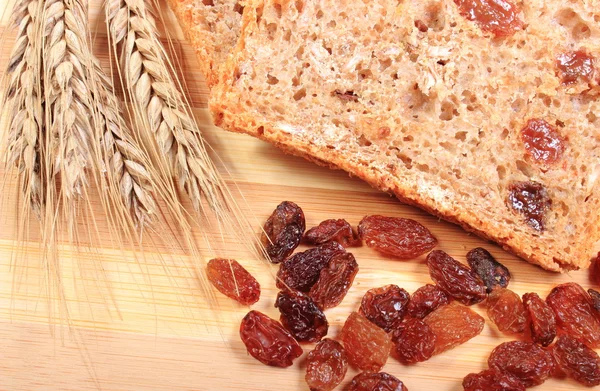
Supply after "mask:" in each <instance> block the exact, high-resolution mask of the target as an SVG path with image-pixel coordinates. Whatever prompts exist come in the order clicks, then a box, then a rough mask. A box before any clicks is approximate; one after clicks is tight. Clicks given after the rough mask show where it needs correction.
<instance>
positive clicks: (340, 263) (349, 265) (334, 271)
mask: <svg viewBox="0 0 600 391" xmlns="http://www.w3.org/2000/svg"><path fill="white" fill-rule="evenodd" d="M356 273H358V263H356V259H354V255H352V254H351V253H343V254H338V255H336V256H334V257H333V258H331V260H330V261H329V264H328V265H327V266H326V267H325V268H324V269H323V270H321V273H320V274H319V279H318V280H317V282H316V283H315V285H313V286H312V288H310V292H309V296H310V297H311V298H312V299H313V300H314V301H315V303H317V305H318V306H319V307H320V308H322V309H327V308H333V307H335V306H336V305H338V304H340V303H341V302H342V300H343V299H344V297H345V296H346V293H348V290H349V289H350V287H351V286H352V282H353V281H354V277H355V276H356Z"/></svg>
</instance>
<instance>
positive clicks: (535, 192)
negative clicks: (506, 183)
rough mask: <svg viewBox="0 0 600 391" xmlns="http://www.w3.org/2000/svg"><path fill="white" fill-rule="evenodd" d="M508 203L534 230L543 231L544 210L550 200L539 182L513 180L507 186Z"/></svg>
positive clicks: (548, 207) (549, 203)
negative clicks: (513, 181)
mask: <svg viewBox="0 0 600 391" xmlns="http://www.w3.org/2000/svg"><path fill="white" fill-rule="evenodd" d="M509 191H510V193H509V195H508V205H509V206H510V207H511V208H512V209H513V210H515V211H516V212H518V213H520V214H521V215H523V217H524V218H525V222H526V223H527V225H529V226H530V227H531V228H533V229H535V230H536V231H540V232H541V231H543V230H544V224H545V216H546V211H547V210H548V209H550V206H551V205H552V200H551V199H550V196H548V191H547V190H546V188H545V187H544V185H542V184H541V183H537V182H531V181H530V182H515V183H513V184H511V185H510V187H509Z"/></svg>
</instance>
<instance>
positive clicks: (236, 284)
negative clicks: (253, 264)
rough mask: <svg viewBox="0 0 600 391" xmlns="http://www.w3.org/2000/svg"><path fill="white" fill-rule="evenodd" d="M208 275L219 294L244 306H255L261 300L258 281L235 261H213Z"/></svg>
mask: <svg viewBox="0 0 600 391" xmlns="http://www.w3.org/2000/svg"><path fill="white" fill-rule="evenodd" d="M206 275H207V277H208V280H209V281H210V282H211V284H213V285H214V286H215V288H217V289H218V290H219V292H221V293H222V294H224V295H225V296H227V297H230V298H232V299H233V300H237V301H239V302H240V303H242V304H245V305H250V304H254V303H256V302H257V301H258V299H259V298H260V285H259V284H258V281H256V279H255V278H254V277H253V276H252V274H250V273H248V271H247V270H246V269H244V267H243V266H242V265H240V264H239V263H238V261H236V260H235V259H222V258H215V259H211V260H210V261H208V265H207V266H206Z"/></svg>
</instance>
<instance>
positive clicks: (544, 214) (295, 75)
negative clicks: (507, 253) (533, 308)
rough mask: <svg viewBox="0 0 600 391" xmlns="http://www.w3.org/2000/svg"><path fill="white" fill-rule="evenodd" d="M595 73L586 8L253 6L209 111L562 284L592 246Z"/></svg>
mask: <svg viewBox="0 0 600 391" xmlns="http://www.w3.org/2000/svg"><path fill="white" fill-rule="evenodd" d="M500 3H502V4H500ZM490 7H491V8H490ZM598 58H600V7H598V3H597V1H575V2H568V3H564V2H560V1H543V0H529V1H527V2H519V3H509V2H507V1H501V0H455V1H450V0H429V1H423V2H415V1H397V0H373V1H368V2H366V1H360V0H320V1H319V0H295V1H289V0H285V1H284V0H251V1H249V2H248V3H247V4H246V8H245V10H244V15H243V20H242V33H241V36H240V39H239V41H238V44H237V46H236V48H235V49H234V51H233V52H232V54H231V56H230V57H229V59H228V62H227V64H226V66H225V67H224V68H223V72H222V74H221V80H220V81H219V83H218V84H217V85H216V86H215V87H214V89H213V92H212V96H211V99H210V107H211V110H212V113H213V118H214V121H215V123H216V124H217V125H219V126H221V127H223V128H225V129H228V130H232V131H236V132H244V133H248V134H251V135H253V136H256V137H259V138H262V139H264V140H267V141H269V142H271V143H274V144H275V145H278V146H280V147H281V148H283V149H284V150H286V151H288V152H291V153H294V154H297V155H302V156H305V157H308V158H309V159H312V160H316V161H319V162H325V163H326V164H329V165H333V166H337V167H339V168H341V169H344V170H346V171H348V172H350V173H351V174H353V175H356V176H358V177H360V178H362V179H364V180H366V181H367V182H369V183H370V184H372V185H373V186H374V187H377V188H379V189H382V190H385V191H390V192H392V193H394V194H395V195H396V196H398V198H400V199H401V200H402V201H405V202H408V203H411V204H414V205H417V206H420V207H422V208H424V209H426V210H428V211H429V212H431V213H433V214H436V215H438V216H440V217H442V218H444V219H447V220H449V221H453V222H455V223H458V224H460V225H462V226H463V227H464V228H465V229H467V230H469V231H472V232H475V233H477V234H479V235H481V236H483V237H485V238H489V239H491V240H494V241H496V242H498V243H499V244H501V245H502V246H503V247H505V248H506V249H509V250H511V251H513V252H514V253H516V254H517V255H519V256H521V257H523V258H525V259H527V260H529V261H530V262H532V263H536V264H539V265H541V266H542V267H544V268H546V269H549V270H554V271H566V270H572V269H579V268H585V267H587V266H588V265H589V261H590V258H591V255H592V253H593V251H594V245H595V244H596V242H597V241H598V239H599V234H600V231H599V221H598V220H599V212H600V192H599V191H598V186H599V184H598V176H599V174H600V148H598V147H599V145H600V89H599V87H598V84H599V81H600V73H599V72H598V68H599V67H600V64H599V63H598V60H597V59H598Z"/></svg>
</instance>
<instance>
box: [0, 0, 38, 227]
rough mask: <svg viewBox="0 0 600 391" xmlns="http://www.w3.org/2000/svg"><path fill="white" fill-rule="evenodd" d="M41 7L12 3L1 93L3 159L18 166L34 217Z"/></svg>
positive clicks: (29, 1) (24, 1)
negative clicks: (12, 30) (12, 36)
mask: <svg viewBox="0 0 600 391" xmlns="http://www.w3.org/2000/svg"><path fill="white" fill-rule="evenodd" d="M41 9H42V5H41V2H40V1H37V0H33V1H32V0H21V1H19V2H17V3H16V4H15V8H14V10H13V12H14V14H13V23H14V25H15V26H16V27H17V36H16V42H15V45H14V47H13V50H12V53H11V55H10V58H9V61H8V67H7V72H6V78H7V79H6V94H5V96H4V99H5V100H6V107H7V112H8V113H9V115H10V119H9V124H8V142H7V156H6V163H7V166H12V165H15V166H16V167H17V169H18V170H19V173H20V175H21V186H22V191H23V194H24V196H25V201H26V202H27V204H26V208H27V207H31V210H33V212H34V213H35V214H36V215H37V216H38V218H39V217H40V215H41V208H42V205H43V199H44V198H43V194H44V188H43V184H44V181H43V180H42V178H41V175H42V168H41V162H42V159H41V156H40V153H41V148H40V140H41V139H43V137H44V135H43V132H44V119H43V97H42V94H41V80H40V74H41V47H40V45H39V39H38V37H39V33H40V27H41V18H40V16H41ZM27 205H28V206H27Z"/></svg>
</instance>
